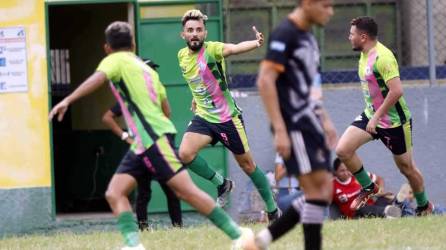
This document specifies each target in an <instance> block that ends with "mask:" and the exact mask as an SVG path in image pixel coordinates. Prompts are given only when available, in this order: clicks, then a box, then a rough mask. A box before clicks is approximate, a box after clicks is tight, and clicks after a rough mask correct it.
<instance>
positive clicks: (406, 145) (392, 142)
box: [352, 113, 412, 155]
mask: <svg viewBox="0 0 446 250" xmlns="http://www.w3.org/2000/svg"><path fill="white" fill-rule="evenodd" d="M368 122H369V119H368V118H367V116H366V115H365V113H362V114H361V115H360V116H358V117H357V118H356V119H355V121H353V123H352V126H355V127H357V128H360V129H362V130H364V131H366V128H367V123H368ZM376 132H377V133H376V134H371V135H372V137H373V139H374V140H377V139H380V140H381V141H382V142H383V143H384V145H386V147H387V148H388V149H389V150H390V151H392V154H394V155H401V154H404V153H406V152H407V150H410V149H411V148H412V119H410V120H409V121H408V122H406V123H405V124H403V125H401V126H398V127H395V128H376Z"/></svg>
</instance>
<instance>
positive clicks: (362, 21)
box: [350, 16, 378, 39]
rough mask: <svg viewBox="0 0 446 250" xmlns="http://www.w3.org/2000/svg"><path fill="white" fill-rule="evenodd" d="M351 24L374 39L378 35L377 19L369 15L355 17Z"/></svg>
mask: <svg viewBox="0 0 446 250" xmlns="http://www.w3.org/2000/svg"><path fill="white" fill-rule="evenodd" d="M350 25H351V26H356V28H357V29H358V30H360V31H362V32H364V33H366V34H367V35H368V36H369V37H370V38H372V39H375V38H376V37H377V36H378V24H376V22H375V20H373V18H371V17H369V16H360V17H357V18H353V20H352V21H351V22H350Z"/></svg>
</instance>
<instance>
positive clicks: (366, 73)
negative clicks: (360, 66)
mask: <svg viewBox="0 0 446 250" xmlns="http://www.w3.org/2000/svg"><path fill="white" fill-rule="evenodd" d="M371 74H372V69H371V68H370V66H367V67H365V75H366V76H368V75H371Z"/></svg>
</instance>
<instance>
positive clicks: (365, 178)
mask: <svg viewBox="0 0 446 250" xmlns="http://www.w3.org/2000/svg"><path fill="white" fill-rule="evenodd" d="M353 175H354V176H355V178H356V180H357V181H358V182H359V184H361V186H362V188H366V187H368V186H370V185H372V183H373V182H372V179H370V176H369V174H368V173H367V171H365V170H364V166H361V169H359V170H358V171H356V173H353Z"/></svg>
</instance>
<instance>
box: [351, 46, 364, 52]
mask: <svg viewBox="0 0 446 250" xmlns="http://www.w3.org/2000/svg"><path fill="white" fill-rule="evenodd" d="M352 50H353V51H362V47H361V46H356V47H352Z"/></svg>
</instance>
